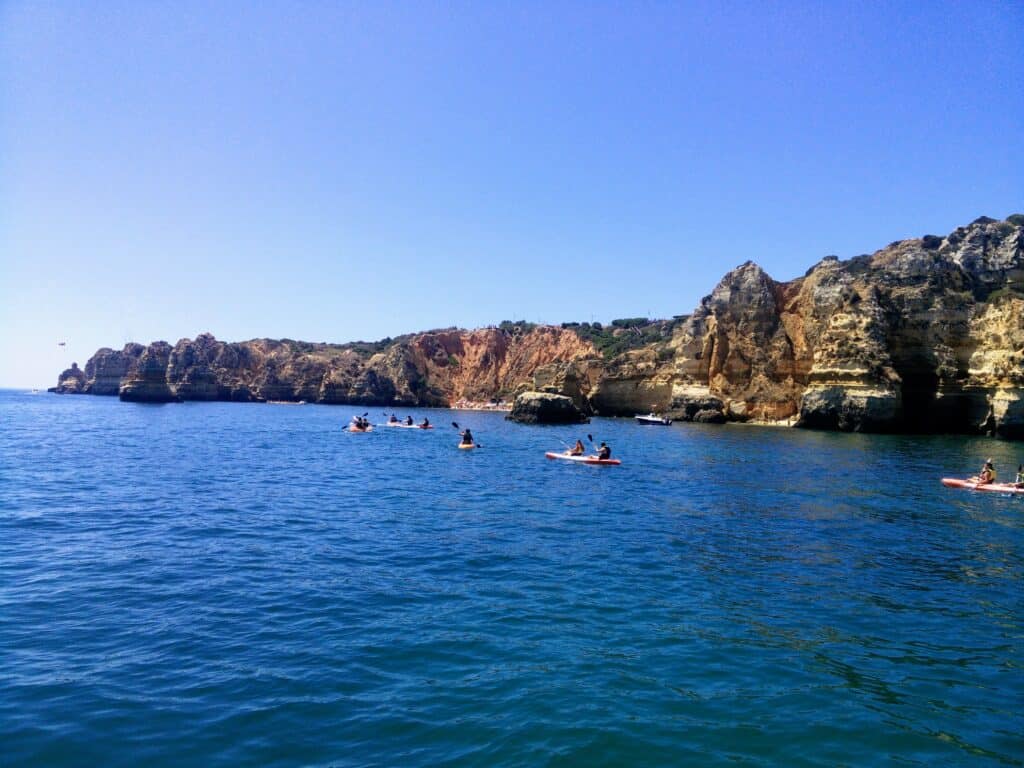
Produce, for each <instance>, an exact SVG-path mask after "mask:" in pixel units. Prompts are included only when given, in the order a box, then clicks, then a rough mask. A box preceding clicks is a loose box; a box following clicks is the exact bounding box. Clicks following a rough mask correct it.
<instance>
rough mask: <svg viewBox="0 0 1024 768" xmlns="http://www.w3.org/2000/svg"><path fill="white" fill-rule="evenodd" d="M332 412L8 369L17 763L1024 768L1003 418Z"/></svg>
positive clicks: (10, 745) (1, 587)
mask: <svg viewBox="0 0 1024 768" xmlns="http://www.w3.org/2000/svg"><path fill="white" fill-rule="evenodd" d="M349 415H350V414H349V413H348V412H347V411H346V410H345V409H341V408H327V407H320V406H306V407H303V408H271V407H268V406H257V405H252V406H243V405H228V404H220V403H206V404H204V403H187V404H184V405H180V406H173V407H146V406H133V405H129V404H121V403H118V402H117V401H116V400H113V399H104V398H70V397H64V398H61V397H29V396H23V395H19V394H16V393H11V392H0V542H2V544H0V738H2V741H3V744H4V755H5V757H4V764H5V765H48V766H62V765H68V766H73V765H83V764H103V765H107V766H118V765H126V766H127V765H136V764H139V763H142V762H145V763H146V764H149V765H153V766H160V765H175V766H178V765H190V764H195V765H203V766H210V765H232V766H233V765H238V764H259V765H271V766H299V765H322V766H377V765H402V766H433V765H450V766H521V765H533V764H542V765H551V766H576V765H580V766H583V765H586V766H592V765H625V764H643V765H679V764H695V765H726V764H733V763H736V762H741V763H751V764H759V765H781V766H794V765H796V766H799V765H808V766H812V765H822V766H825V765H829V766H830V765H851V764H858V765H863V764H888V763H893V764H901V765H935V764H942V765H960V764H962V765H968V764H970V765H975V764H986V763H987V764H993V765H1024V747H1022V745H1024V727H1022V721H1021V719H1020V716H1019V711H1020V702H1021V701H1024V665H1022V663H1021V656H1022V651H1024V622H1022V619H1021V616H1022V610H1021V609H1022V607H1024V606H1022V600H1021V594H1022V590H1021V579H1022V575H1024V556H1022V543H1024V534H1022V531H1024V500H1018V499H1006V498H999V497H997V498H988V497H986V498H975V497H974V496H973V495H971V494H966V493H957V492H954V491H949V490H947V489H944V488H942V487H941V486H940V485H939V484H938V482H937V478H939V477H941V476H942V475H945V474H953V473H955V474H966V473H967V472H968V471H970V470H972V469H973V468H975V467H976V466H977V464H978V461H979V458H978V457H979V456H983V455H993V456H994V457H995V459H996V462H997V464H1000V465H1002V466H1006V467H1009V466H1015V465H1016V463H1017V459H1016V457H1015V456H1014V455H1013V446H1012V445H1011V444H1006V443H992V442H990V441H985V442H981V441H977V440H971V439H963V438H932V437H926V438H902V437H884V436H877V437H871V436H862V435H832V434H818V433H804V432H793V431H789V430H765V429H749V428H740V427H727V428H714V427H700V426H693V425H687V426H681V427H679V428H676V427H673V428H670V429H653V428H641V427H638V426H636V425H634V424H632V423H629V422H627V421H608V420H596V421H595V422H594V423H593V424H591V425H590V426H588V427H587V429H588V430H589V431H591V432H592V433H595V434H598V436H599V439H605V440H608V441H609V442H610V443H612V444H613V445H614V446H615V449H616V454H617V455H619V456H621V457H622V458H623V460H624V464H623V466H622V467H618V468H594V467H581V466H565V465H564V464H563V463H561V462H551V461H545V460H544V459H543V458H542V454H543V451H544V450H548V449H551V448H554V447H556V446H557V445H558V444H559V441H561V440H565V441H569V440H571V439H574V438H575V437H576V432H577V431H578V430H573V429H571V428H564V429H556V428H540V427H537V428H528V427H516V426H512V425H508V424H506V423H504V422H503V421H502V420H501V418H500V416H495V415H493V414H465V413H460V414H458V416H457V417H456V418H457V420H458V421H459V422H460V423H464V424H466V425H468V426H470V427H471V428H472V429H473V432H474V434H477V435H478V436H479V437H480V439H481V440H482V441H483V442H484V444H485V446H486V447H485V448H483V449H480V450H479V451H472V452H459V451H456V450H455V449H454V443H455V441H456V439H457V437H456V435H455V433H454V430H451V431H448V430H447V429H442V428H439V429H437V430H434V431H433V432H432V433H423V432H416V431H408V432H407V431H405V430H383V429H382V430H378V431H376V432H374V433H373V434H371V435H349V434H347V433H343V432H342V431H341V430H340V426H341V424H342V422H343V421H344V420H346V419H347V417H348V416H349ZM432 420H433V421H435V422H436V423H438V424H446V423H447V422H449V421H451V417H449V416H446V415H444V414H441V413H438V414H436V416H435V417H432ZM983 495H984V494H979V495H978V496H983Z"/></svg>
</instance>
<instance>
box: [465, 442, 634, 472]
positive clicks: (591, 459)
mask: <svg viewBox="0 0 1024 768" xmlns="http://www.w3.org/2000/svg"><path fill="white" fill-rule="evenodd" d="M460 447H461V446H460ZM544 455H545V456H546V457H547V458H549V459H561V460H562V461H574V462H576V463H577V464H590V465H592V466H608V467H614V466H617V465H619V464H621V463H622V462H621V461H619V460H618V459H599V458H598V457H597V456H586V455H582V454H580V455H573V454H571V453H558V452H557V451H548V452H547V453H545V454H544Z"/></svg>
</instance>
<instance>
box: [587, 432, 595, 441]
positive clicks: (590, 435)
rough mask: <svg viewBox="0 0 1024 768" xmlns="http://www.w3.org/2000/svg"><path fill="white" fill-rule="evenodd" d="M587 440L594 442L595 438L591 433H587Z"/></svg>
mask: <svg viewBox="0 0 1024 768" xmlns="http://www.w3.org/2000/svg"><path fill="white" fill-rule="evenodd" d="M587 440H589V441H590V442H594V436H593V435H592V434H590V433H589V432H588V433H587Z"/></svg>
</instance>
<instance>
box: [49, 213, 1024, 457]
mask: <svg viewBox="0 0 1024 768" xmlns="http://www.w3.org/2000/svg"><path fill="white" fill-rule="evenodd" d="M1022 363H1024V216H1020V215H1017V216H1011V217H1010V218H1009V219H1007V220H1005V221H996V220H994V219H989V218H985V217H982V218H980V219H977V220H975V221H974V222H972V223H971V224H970V225H968V226H965V227H960V228H959V229H957V230H955V231H954V232H952V233H950V234H949V235H947V236H945V237H939V236H933V235H928V236H925V237H922V238H920V239H913V240H905V241H900V242H895V243H892V244H890V245H889V246H887V247H886V248H883V249H881V250H880V251H877V252H876V253H874V254H871V255H864V256H858V257H856V258H853V259H850V260H847V261H840V260H839V259H837V258H835V257H827V258H825V259H823V260H822V261H821V262H819V263H818V264H816V265H814V266H813V267H812V268H811V269H810V270H808V272H807V273H806V274H805V275H804V276H803V277H800V278H797V279H795V280H790V281H788V282H779V281H776V280H774V279H772V278H771V277H770V276H769V275H768V274H766V273H765V271H764V270H763V269H761V268H760V267H759V266H758V265H757V264H755V263H753V262H749V261H748V262H746V263H744V264H742V265H740V266H739V267H737V268H735V269H734V270H732V271H731V272H729V273H728V274H726V275H725V277H723V278H722V280H721V282H720V283H719V284H718V285H717V286H716V287H715V289H714V290H713V291H712V292H711V294H710V295H708V296H706V297H705V298H704V299H703V300H702V301H701V303H700V305H699V306H698V307H697V309H696V310H695V311H694V312H693V314H691V315H688V316H682V315H680V316H677V317H676V318H675V319H674V320H669V321H649V320H646V319H645V318H632V319H624V320H621V321H614V322H613V323H612V324H611V325H610V326H607V327H605V326H602V325H601V324H598V323H594V324H590V323H582V324H578V323H566V324H564V325H563V326H562V327H560V328H555V327H549V326H539V327H534V326H530V325H526V324H518V325H514V324H509V323H503V324H502V326H501V327H499V328H486V329H481V330H475V331H464V330H459V329H447V330H441V331H431V332H428V333H421V334H415V335H410V336H404V337H401V338H399V339H394V340H391V339H385V340H384V341H383V342H378V343H375V344H366V343H355V344H345V345H330V344H307V343H303V342H294V341H289V340H283V341H271V340H267V339H261V340H253V341H248V342H240V343H232V344H228V343H225V342H221V341H217V340H216V339H214V338H213V337H212V336H210V335H208V334H204V335H202V336H199V337H198V338H197V339H195V340H194V341H193V340H188V339H183V340H182V341H179V342H178V343H177V344H176V345H175V346H173V347H171V346H170V345H168V344H166V343H164V342H158V343H156V344H152V345H150V346H148V347H142V346H141V345H137V344H130V345H128V346H126V347H125V348H124V349H123V350H121V351H119V352H115V351H113V350H109V349H102V350H100V351H99V352H97V353H96V355H95V356H94V357H93V358H92V359H91V360H89V362H88V363H87V364H86V366H85V371H84V373H83V371H81V370H78V369H77V366H73V367H72V368H71V369H68V370H67V371H65V372H64V373H63V374H61V377H60V380H59V382H58V387H57V388H56V389H57V391H63V392H86V393H93V394H113V393H114V392H117V393H119V394H120V396H121V397H122V399H126V400H176V399H187V400H242V401H246V400H306V401H310V402H322V403H359V404H367V405H370V404H380V405H409V406H413V405H447V404H450V403H452V402H454V401H456V400H459V399H467V400H488V399H491V398H495V397H505V398H508V397H509V396H511V395H513V394H515V393H518V392H523V391H526V390H537V391H541V392H546V393H554V394H562V395H566V396H568V397H570V398H571V399H572V400H573V402H574V403H575V404H576V405H577V406H578V407H579V408H580V409H581V410H582V411H583V412H584V413H587V414H590V413H598V414H604V415H630V414H633V413H635V412H641V411H644V412H646V411H649V410H657V411H664V412H666V413H668V414H669V415H671V416H672V417H673V418H676V419H681V420H685V421H705V422H714V421H722V420H733V421H749V420H755V421H764V422H776V423H785V424H790V425H795V426H803V427H810V428H821V429H839V430H860V431H943V432H962V433H973V434H998V435H1002V436H1005V437H1011V438H1022V437H1024V366H1022Z"/></svg>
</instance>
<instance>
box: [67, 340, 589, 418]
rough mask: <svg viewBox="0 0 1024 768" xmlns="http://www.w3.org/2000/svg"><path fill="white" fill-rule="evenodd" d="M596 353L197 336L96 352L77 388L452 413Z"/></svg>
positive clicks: (161, 398)
mask: <svg viewBox="0 0 1024 768" xmlns="http://www.w3.org/2000/svg"><path fill="white" fill-rule="evenodd" d="M378 346H383V345H378ZM593 353H594V350H593V347H592V346H591V345H590V344H589V343H587V342H584V341H581V340H580V338H579V337H578V336H577V335H576V334H575V333H573V332H571V331H567V330H563V329H561V328H551V327H544V326H542V327H537V328H533V329H531V330H524V329H522V328H513V329H512V330H509V331H506V330H500V329H497V328H486V329H481V330H475V331H463V330H456V329H451V330H443V331H432V332H428V333H422V334H416V335H414V336H409V337H405V338H402V339H400V340H397V341H395V342H393V343H391V344H389V345H386V346H384V348H383V349H382V350H381V351H380V352H377V353H375V354H369V352H368V351H367V350H366V349H365V348H364V347H361V346H359V345H331V344H309V343H305V342H295V341H288V340H284V341H274V340H270V339H254V340H252V341H246V342H238V343H226V342H223V341H218V340H217V339H215V338H214V337H213V336H212V335H210V334H202V335H200V336H198V337H197V338H196V339H194V340H192V339H182V340H180V341H179V342H178V343H177V344H175V345H174V346H173V347H171V346H170V345H169V344H167V343H166V342H155V343H154V344H152V345H150V346H148V347H143V346H141V345H129V346H127V347H125V349H124V350H123V351H122V352H114V351H112V350H109V349H102V350H100V351H98V352H97V353H96V355H94V356H93V358H92V359H90V361H89V363H88V364H87V365H86V369H85V375H84V376H82V377H81V381H80V382H79V381H77V380H76V382H75V384H76V387H75V388H76V391H83V392H92V393H94V394H107V393H113V392H117V393H119V394H120V396H121V398H122V399H124V400H133V401H146V402H169V401H174V400H235V401H260V400H287V401H298V400H306V401H308V402H322V403H353V404H366V405H370V404H379V405H408V406H415V405H448V404H450V403H452V402H454V401H456V400H458V399H460V398H466V399H470V400H486V399H490V398H493V397H502V396H508V395H510V394H512V393H513V392H514V391H515V390H516V389H517V388H525V387H526V386H527V385H528V383H529V381H530V378H531V376H532V375H533V372H534V371H535V370H536V369H537V368H538V367H540V366H543V365H545V364H548V363H552V362H557V361H563V360H572V359H574V358H576V357H578V356H582V355H593ZM65 379H69V377H67V376H65ZM67 391H70V388H68V389H67Z"/></svg>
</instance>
